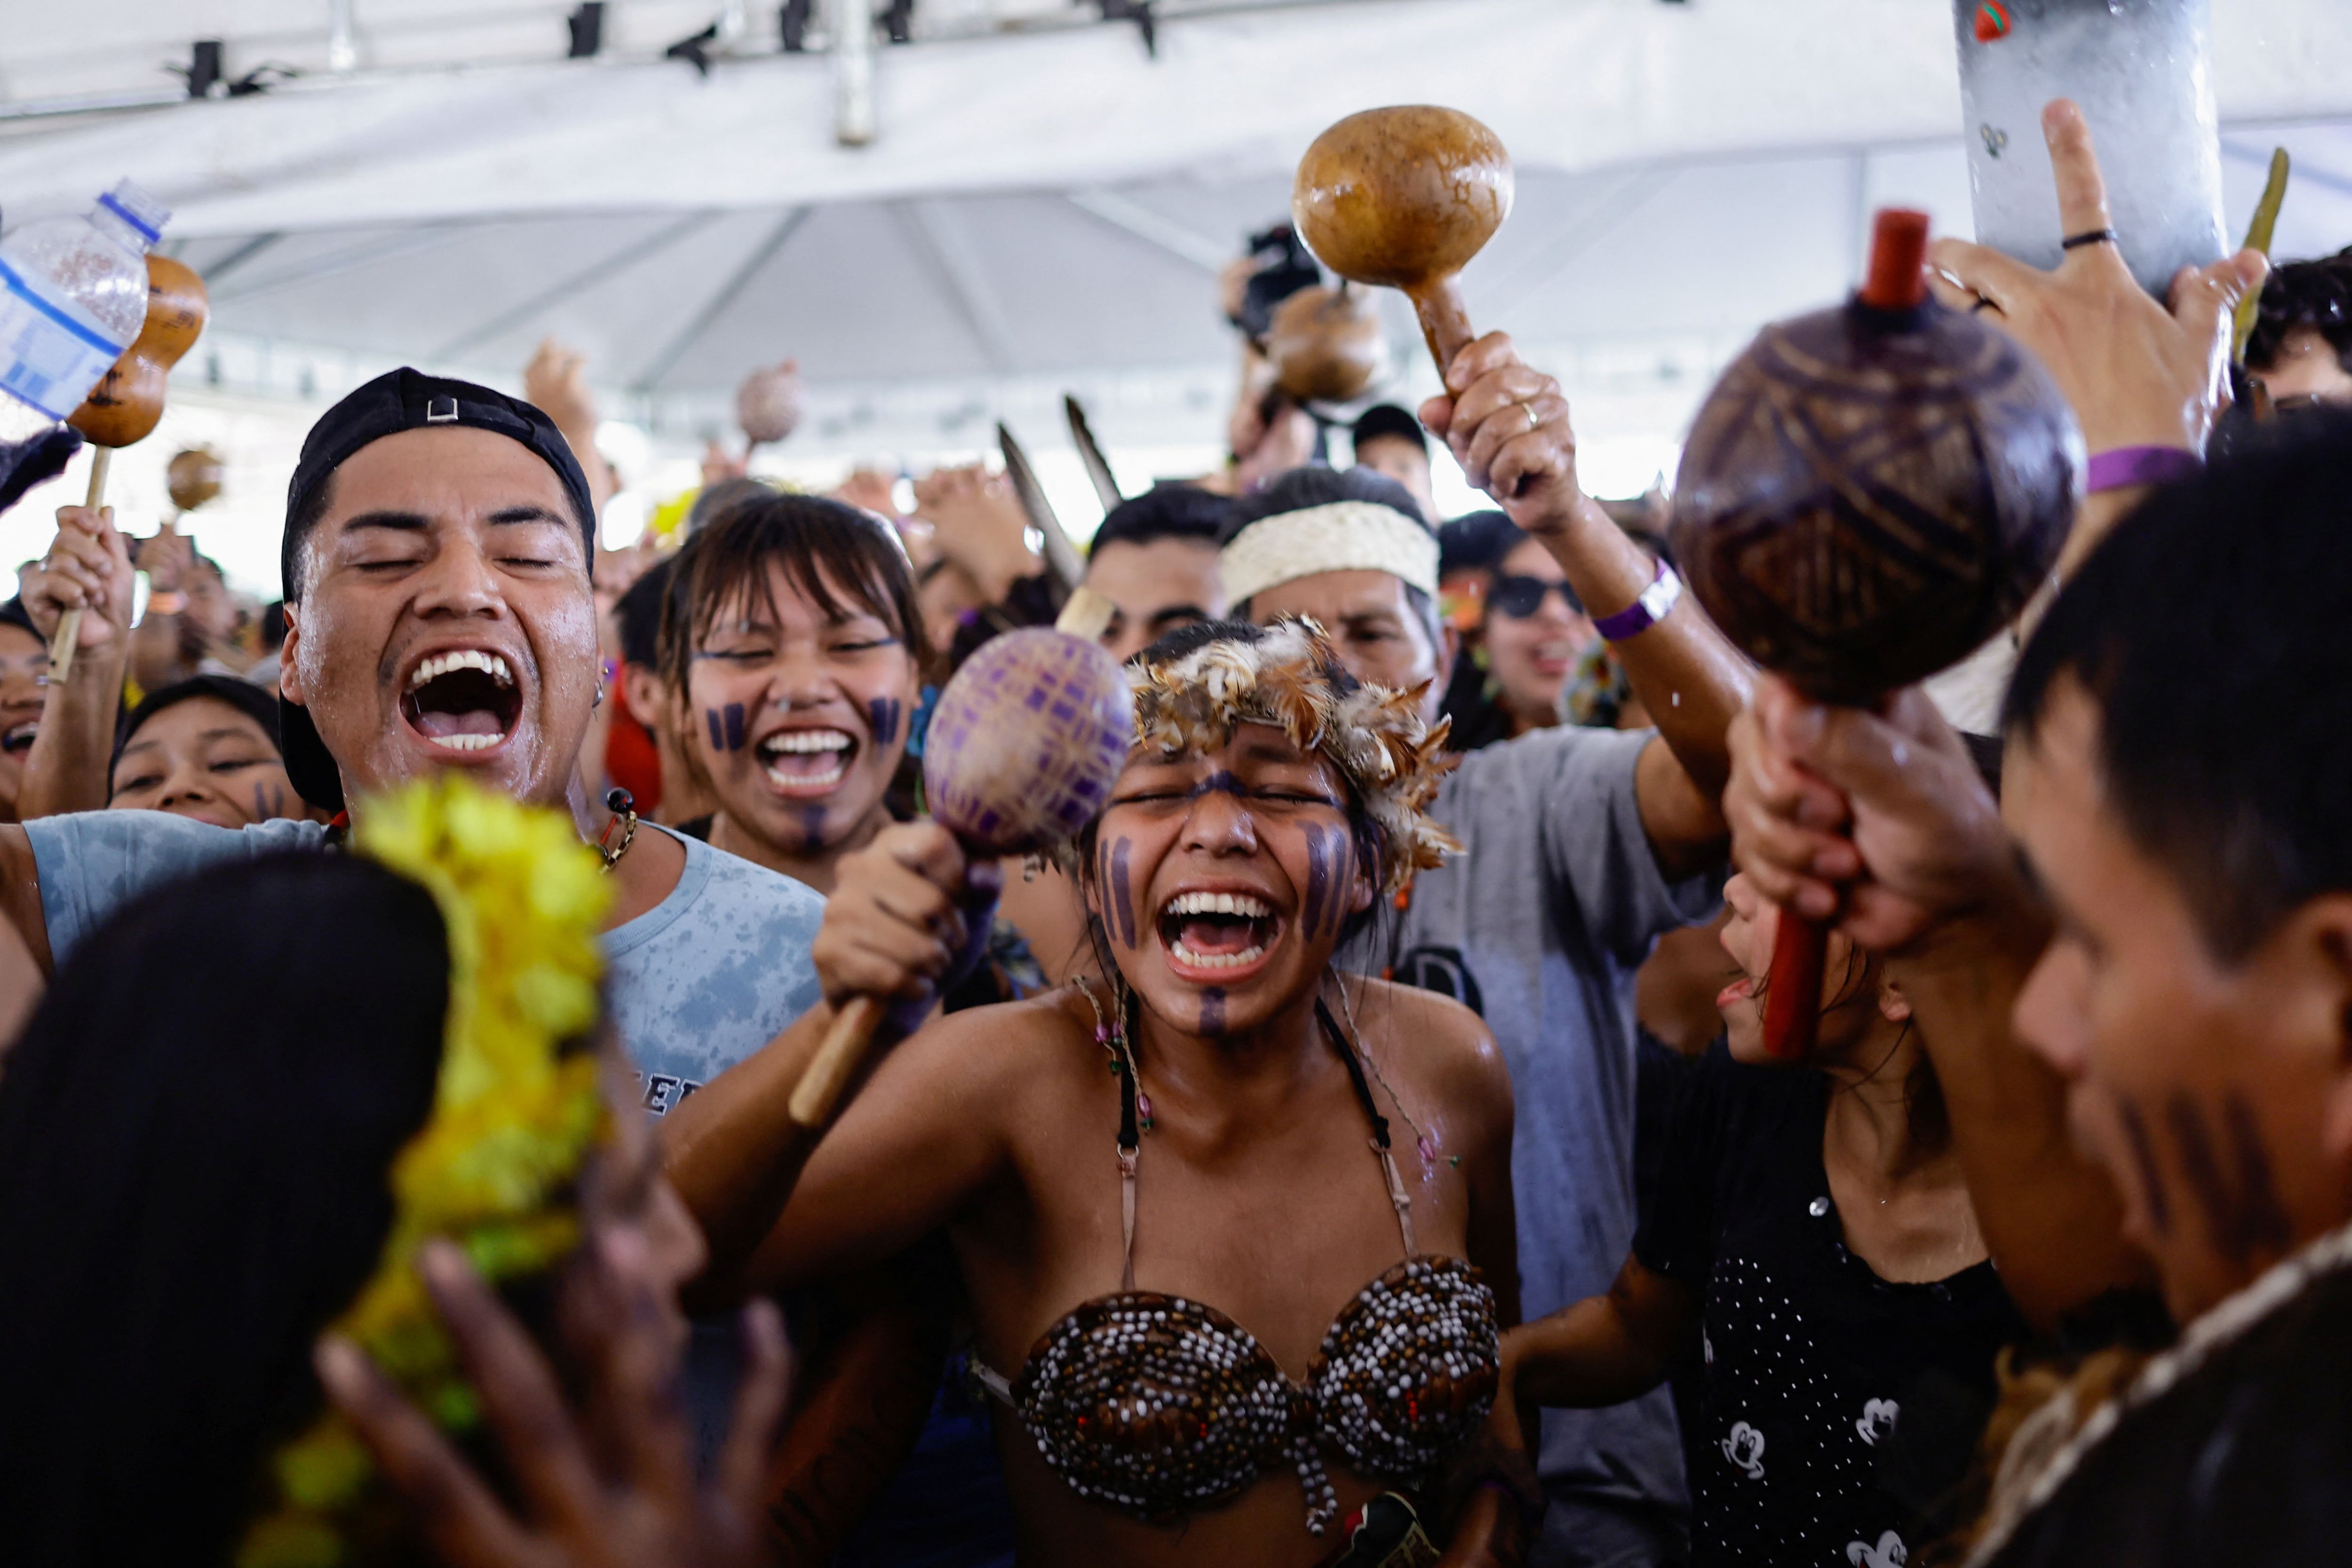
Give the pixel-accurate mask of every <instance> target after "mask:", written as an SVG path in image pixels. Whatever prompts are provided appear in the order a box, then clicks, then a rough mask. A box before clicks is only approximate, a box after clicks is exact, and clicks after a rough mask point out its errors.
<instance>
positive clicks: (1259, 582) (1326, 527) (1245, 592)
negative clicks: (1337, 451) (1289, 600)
mask: <svg viewBox="0 0 2352 1568" xmlns="http://www.w3.org/2000/svg"><path fill="white" fill-rule="evenodd" d="M1218 564H1219V566H1220V568H1221V570H1223V574H1224V579H1225V598H1226V601H1228V602H1229V603H1234V604H1241V603H1244V602H1245V601H1248V600H1249V599H1251V598H1252V597H1254V596H1255V595H1257V594H1260V593H1263V592H1265V591H1266V590H1267V589H1269V588H1279V587H1280V586H1281V585H1282V584H1284V583H1286V582H1289V581H1292V580H1295V579H1297V578H1301V577H1312V576H1314V575H1315V574H1316V573H1317V572H1318V571H1385V572H1387V573H1389V574H1390V575H1391V576H1392V577H1397V578H1401V579H1402V580H1403V581H1404V583H1405V585H1406V586H1407V587H1409V588H1418V589H1420V590H1421V591H1423V593H1426V594H1428V595H1430V596H1431V597H1432V598H1434V597H1436V594H1437V538H1436V536H1435V535H1433V534H1432V533H1431V532H1430V531H1429V530H1428V529H1427V528H1423V527H1422V526H1421V524H1420V523H1419V522H1418V521H1416V520H1415V519H1413V518H1412V517H1406V516H1405V515H1404V514H1403V513H1402V512H1400V511H1398V510H1397V509H1396V508H1395V507H1383V506H1381V504H1380V503H1379V502H1377V501H1333V502H1330V503H1329V504H1328V505H1326V506H1321V507H1307V508H1306V509H1305V510H1303V511H1297V512H1278V513H1276V515H1275V516H1273V517H1260V518H1259V519H1258V520H1257V521H1256V522H1254V523H1252V524H1251V525H1250V526H1249V527H1247V528H1244V529H1243V530H1242V531H1241V532H1240V533H1238V534H1235V535H1234V538H1233V542H1232V543H1230V544H1228V545H1226V546H1225V549H1224V553H1223V555H1222V556H1220V557H1219V558H1218Z"/></svg>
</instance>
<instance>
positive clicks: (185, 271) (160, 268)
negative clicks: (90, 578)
mask: <svg viewBox="0 0 2352 1568" xmlns="http://www.w3.org/2000/svg"><path fill="white" fill-rule="evenodd" d="M211 318H212V305H211V302H210V301H209V300H208V299H207V298H205V283H204V279H203V278H201V277H197V276H196V275H195V273H194V271H193V270H191V269H190V268H189V267H185V266H184V265H183V264H181V263H179V262H176V261H173V259H172V258H171V257H170V256H155V255H152V254H150V255H149V256H148V257H147V320H146V323H145V324H144V325H143V326H142V327H141V328H140V329H139V336H138V338H137V339H136V340H134V341H133V342H132V343H131V347H130V348H128V349H126V350H123V353H122V357H121V359H119V360H117V361H114V367H113V368H112V369H111V370H110V371H107V372H106V374H105V375H104V376H103V377H102V378H100V381H99V383H98V385H97V386H95V387H94V388H92V389H91V390H90V394H89V396H88V397H87V398H84V399H83V400H82V404H81V406H80V407H79V408H78V409H76V410H74V412H73V415H72V417H70V418H69V419H68V420H67V421H66V423H68V424H70V425H72V426H73V427H74V428H75V429H76V430H79V431H80V432H81V433H82V434H83V435H85V436H87V437H89V444H90V445H91V446H92V447H93V448H94V449H95V450H93V451H92V452H91V453H90V462H89V498H88V499H87V500H85V501H84V502H83V503H82V504H83V505H84V506H85V507H89V509H90V510H91V511H93V512H94V511H96V510H98V509H99V508H100V507H103V506H104V505H106V479H107V473H108V471H109V469H110V468H111V467H112V465H113V462H114V449H115V448H116V447H118V446H129V445H131V444H133V443H136V442H140V441H144V440H145V439H146V438H147V436H148V434H149V433H150V432H151V431H152V430H153V429H154V428H155V424H156V422H157V421H159V420H161V419H162V418H163V391H164V387H165V384H166V382H167V381H168V376H167V372H168V371H170V370H171V368H172V367H173V365H176V364H178V363H179V362H180V359H181V357H182V356H183V355H184V354H185V353H186V352H187V351H188V350H190V349H193V348H194V347H195V344H196V339H197V338H198V337H199V336H201V335H202V334H203V332H204V329H205V322H206V321H208V320H210V319H211ZM81 616H82V612H80V611H79V610H68V611H66V612H64V613H63V614H61V615H59V616H58V631H57V635H56V636H55V637H54V638H52V639H51V640H50V643H49V678H50V679H51V680H53V681H58V682H62V681H64V680H65V678H66V677H67V676H68V674H72V673H73V660H74V651H75V648H76V646H77V644H78V643H79V641H80V638H81Z"/></svg>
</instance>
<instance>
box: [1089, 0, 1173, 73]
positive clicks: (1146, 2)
mask: <svg viewBox="0 0 2352 1568" xmlns="http://www.w3.org/2000/svg"><path fill="white" fill-rule="evenodd" d="M1097 3H1098V4H1099V5H1101V6H1102V14H1103V20H1104V21H1106V22H1132V23H1134V24H1135V30H1136V31H1137V32H1139V33H1141V34H1142V35H1143V52H1144V53H1145V54H1147V55H1150V57H1152V58H1153V59H1155V60H1156V59H1158V58H1159V57H1160V33H1159V26H1158V24H1157V23H1156V21H1155V20H1154V19H1153V17H1152V15H1151V0H1097Z"/></svg>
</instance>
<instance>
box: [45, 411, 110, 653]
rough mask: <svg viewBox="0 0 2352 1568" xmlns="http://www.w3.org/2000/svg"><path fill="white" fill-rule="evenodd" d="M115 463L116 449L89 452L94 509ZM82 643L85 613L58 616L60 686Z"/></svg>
mask: <svg viewBox="0 0 2352 1568" xmlns="http://www.w3.org/2000/svg"><path fill="white" fill-rule="evenodd" d="M113 465H114V448H112V447H111V446H93V447H91V448H90V455H89V499H88V500H86V501H84V502H83V503H82V505H83V506H85V507H89V509H90V510H91V511H93V512H94V511H97V510H98V509H99V508H100V507H103V506H104V505H106V471H107V470H108V469H109V468H111V467H112V466H113ZM80 642H81V612H80V611H79V610H68V611H67V612H65V613H64V614H62V615H60V616H58V634H57V636H56V637H54V638H52V639H51V640H50V642H49V679H51V680H53V681H55V682H57V683H58V685H65V681H66V677H67V676H68V675H70V674H73V662H74V649H75V648H76V647H77V646H78V645H79V643H80Z"/></svg>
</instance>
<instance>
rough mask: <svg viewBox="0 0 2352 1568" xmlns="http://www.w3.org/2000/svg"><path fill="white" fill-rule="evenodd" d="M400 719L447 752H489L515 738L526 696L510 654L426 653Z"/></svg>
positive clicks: (405, 692) (406, 689)
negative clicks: (506, 740) (515, 728)
mask: <svg viewBox="0 0 2352 1568" xmlns="http://www.w3.org/2000/svg"><path fill="white" fill-rule="evenodd" d="M400 716H401V717H402V718H404V719H405V720H406V721H407V722H408V727H409V728H411V729H413V730H415V732H416V733H417V734H419V735H421V736H423V737H425V739H426V740H429V741H431V742H432V743H433V744H434V745H435V746H437V747H440V748H441V749H443V750H444V751H457V752H475V751H488V750H490V749H492V748H493V747H497V746H498V745H499V743H500V742H502V741H504V740H505V739H506V738H507V737H508V736H509V735H511V734H513V733H514V727H515V724H516V722H517V721H518V720H519V719H520V718H521V716H522V693H521V691H520V689H518V688H517V686H516V685H515V677H514V671H513V669H512V668H511V667H510V666H509V664H507V661H506V657H505V655H504V654H501V653H490V652H488V651H487V650H484V649H480V648H453V649H449V650H447V651H446V652H442V653H428V654H426V655H425V657H424V658H423V659H421V660H419V661H418V662H417V664H416V665H415V667H414V668H413V669H411V670H410V671H409V672H408V679H407V682H406V683H405V684H404V685H403V687H402V688H401V694H400Z"/></svg>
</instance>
